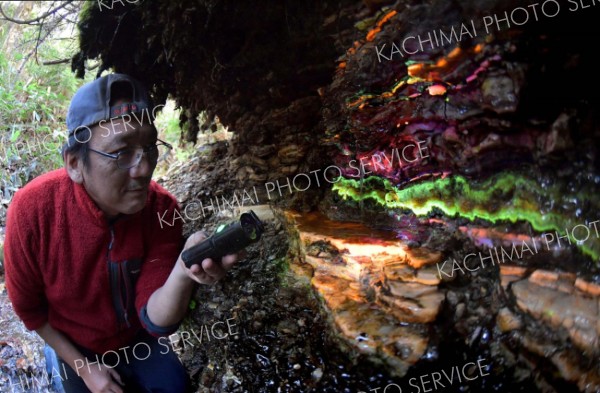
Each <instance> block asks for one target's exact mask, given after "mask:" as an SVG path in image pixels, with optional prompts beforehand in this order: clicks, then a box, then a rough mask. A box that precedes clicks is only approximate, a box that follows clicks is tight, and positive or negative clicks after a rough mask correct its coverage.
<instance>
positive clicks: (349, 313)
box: [288, 213, 445, 376]
mask: <svg viewBox="0 0 600 393" xmlns="http://www.w3.org/2000/svg"><path fill="white" fill-rule="evenodd" d="M288 218H289V219H290V220H295V222H296V225H297V229H298V233H299V238H300V243H301V245H302V249H303V252H304V254H305V255H304V261H303V262H300V264H302V263H304V264H308V265H310V267H311V268H312V269H301V268H296V269H294V271H296V272H299V271H300V272H310V273H309V278H310V279H311V284H312V286H313V288H314V289H315V291H316V292H317V294H318V295H319V296H320V298H321V299H322V305H323V307H324V308H325V309H326V310H327V313H328V314H329V315H331V317H332V321H333V324H334V329H335V330H336V331H337V332H338V333H339V335H340V336H341V337H342V338H343V339H344V341H345V342H346V343H347V344H348V345H350V346H351V347H352V348H354V349H355V350H356V351H357V352H359V353H362V354H364V355H367V356H373V357H376V358H377V359H378V360H381V359H383V361H384V362H385V364H386V365H388V366H389V368H390V371H391V372H392V373H394V374H396V375H399V376H403V375H404V374H406V372H407V371H408V368H409V367H410V366H411V365H413V364H415V363H416V362H417V361H419V359H420V358H421V357H422V356H423V354H424V353H425V351H426V350H427V346H428V341H429V339H428V333H427V332H428V330H429V328H428V327H427V325H428V324H429V323H432V322H433V321H434V320H435V319H436V317H437V315H438V313H439V310H440V307H441V304H442V302H443V300H444V298H445V292H444V291H442V290H439V289H438V284H439V283H440V280H439V277H437V275H436V271H435V264H436V263H438V262H440V261H441V259H442V254H441V253H439V252H433V251H431V250H427V249H424V248H413V249H408V248H407V247H406V245H404V244H403V243H402V242H401V241H399V240H397V239H395V237H394V235H393V233H391V232H384V231H376V230H371V229H369V228H367V227H365V226H364V225H362V224H357V223H340V222H333V221H330V220H328V219H326V218H325V217H323V216H322V215H320V214H318V213H308V214H303V215H299V214H293V213H288Z"/></svg>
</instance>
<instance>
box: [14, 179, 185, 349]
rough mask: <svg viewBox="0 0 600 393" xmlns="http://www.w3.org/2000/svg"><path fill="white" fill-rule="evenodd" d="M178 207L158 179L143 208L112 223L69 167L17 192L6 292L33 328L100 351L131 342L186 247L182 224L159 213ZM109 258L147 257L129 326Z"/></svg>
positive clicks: (140, 276)
mask: <svg viewBox="0 0 600 393" xmlns="http://www.w3.org/2000/svg"><path fill="white" fill-rule="evenodd" d="M175 208H177V201H176V200H175V198H173V196H171V195H170V194H169V193H168V192H167V191H166V190H165V189H164V188H162V187H161V186H159V185H158V184H157V183H155V182H154V181H153V182H151V184H150V188H149V192H148V200H147V202H146V206H145V207H144V208H143V209H142V210H141V211H140V212H138V213H136V214H133V215H127V216H123V217H122V218H120V219H118V220H116V222H114V223H112V224H109V222H108V221H107V219H106V218H105V216H104V214H103V213H102V211H100V209H99V208H98V207H97V206H96V204H95V203H94V202H93V201H92V199H91V198H90V197H89V195H88V194H87V192H86V190H85V188H84V187H83V186H81V185H78V184H76V183H74V182H73V181H72V180H71V179H70V178H69V176H68V175H67V172H66V170H65V169H59V170H56V171H52V172H50V173H47V174H44V175H42V176H40V177H38V178H36V179H34V180H33V181H31V182H30V183H29V184H27V186H26V187H24V188H23V189H21V190H19V191H18V192H17V193H16V194H15V196H14V199H13V201H12V202H11V204H10V207H9V209H8V217H7V222H6V239H5V246H4V247H5V248H4V252H5V271H6V287H7V289H8V295H9V297H10V299H11V301H12V304H13V306H14V309H15V312H16V313H17V315H18V316H19V317H20V318H21V319H22V320H23V322H24V323H25V326H26V327H27V328H28V329H30V330H35V329H38V328H40V327H41V326H42V325H44V323H45V322H46V321H48V322H49V323H50V325H51V326H52V327H53V328H55V329H57V330H59V331H61V332H62V333H64V334H65V335H66V336H67V337H68V338H70V339H71V340H72V341H73V342H74V343H76V344H79V345H80V346H83V347H85V348H87V349H89V350H92V351H94V352H96V353H99V354H101V353H104V352H106V351H108V350H118V349H119V348H121V347H125V346H127V345H128V344H129V343H130V342H131V341H132V339H133V337H134V336H135V334H136V333H137V332H138V331H139V330H140V328H141V323H140V319H139V315H140V314H139V313H140V312H141V310H142V309H143V308H145V305H146V303H147V302H148V299H149V297H150V295H151V294H152V293H153V292H154V291H155V290H156V289H157V288H159V287H160V286H162V285H163V284H164V282H165V281H166V279H167V277H168V276H169V274H170V272H171V270H172V268H173V266H174V264H175V262H176V261H177V257H178V255H179V252H180V251H181V247H182V244H183V239H182V224H181V223H179V222H177V223H175V225H173V226H168V225H163V228H162V229H161V228H160V225H159V220H158V217H157V213H160V214H161V215H162V214H163V213H164V211H165V210H169V213H167V214H166V217H173V209H175ZM111 232H112V234H111ZM111 238H112V247H111V249H110V250H109V245H110V243H111ZM109 259H110V261H113V262H114V263H121V262H122V261H125V260H132V259H141V261H142V265H141V271H140V272H139V273H136V274H139V276H138V280H137V284H136V285H135V299H134V301H135V310H137V313H136V314H137V315H133V316H129V325H130V326H127V325H125V324H123V323H119V322H118V318H117V314H116V312H115V306H114V305H113V298H112V297H111V286H110V282H109V268H108V266H109V262H108V261H109ZM117 267H118V266H117ZM116 271H117V272H119V269H116Z"/></svg>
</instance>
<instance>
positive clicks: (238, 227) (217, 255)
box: [181, 210, 265, 268]
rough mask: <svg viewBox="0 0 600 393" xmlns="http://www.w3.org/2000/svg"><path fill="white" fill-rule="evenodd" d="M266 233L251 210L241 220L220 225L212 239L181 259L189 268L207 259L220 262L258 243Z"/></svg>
mask: <svg viewBox="0 0 600 393" xmlns="http://www.w3.org/2000/svg"><path fill="white" fill-rule="evenodd" d="M264 231H265V227H264V225H263V223H262V222H261V221H260V219H259V218H258V216H257V215H256V213H254V212H253V211H252V210H250V211H248V212H247V213H243V214H242V215H241V216H240V219H239V220H237V221H233V222H230V223H228V224H222V225H220V226H219V227H218V228H217V230H216V231H215V233H214V234H213V235H212V236H211V237H209V238H208V239H205V240H204V241H203V242H202V243H200V244H197V245H195V246H193V247H191V248H188V249H187V250H185V251H184V252H183V253H182V254H181V259H183V262H184V263H185V266H187V267H188V268H190V267H191V266H192V265H194V264H201V263H202V261H203V260H205V259H206V258H210V259H212V260H213V261H215V262H218V261H220V260H221V258H222V257H223V256H225V255H228V254H234V253H236V252H238V251H239V250H241V249H243V248H246V247H247V246H248V245H250V244H251V243H254V242H257V241H258V240H259V239H260V236H261V235H262V234H263V232H264Z"/></svg>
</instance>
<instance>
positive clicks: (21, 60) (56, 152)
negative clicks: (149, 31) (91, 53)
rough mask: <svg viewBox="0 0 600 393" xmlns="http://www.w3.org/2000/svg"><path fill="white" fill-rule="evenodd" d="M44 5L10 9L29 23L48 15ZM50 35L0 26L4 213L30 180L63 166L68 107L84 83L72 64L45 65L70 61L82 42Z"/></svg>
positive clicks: (0, 165)
mask: <svg viewBox="0 0 600 393" xmlns="http://www.w3.org/2000/svg"><path fill="white" fill-rule="evenodd" d="M44 6H45V4H43V3H41V2H37V3H28V4H25V5H22V6H20V8H19V6H16V5H15V6H14V8H11V7H10V6H9V5H8V4H5V6H4V8H5V10H8V13H9V14H11V15H15V13H17V14H18V15H15V16H17V17H18V18H21V19H27V18H34V17H35V16H36V15H39V14H41V13H43V12H44V11H45V8H44ZM47 31H48V30H38V28H36V27H35V26H28V25H16V24H12V23H10V22H1V23H0V49H1V51H0V202H1V205H2V206H0V210H2V207H6V206H7V205H8V203H9V202H10V200H11V199H12V196H13V195H14V193H15V192H16V191H17V190H18V189H19V188H21V187H23V186H24V185H25V184H26V183H27V182H28V181H30V180H31V179H33V178H34V177H36V176H38V175H40V174H42V173H44V172H47V171H49V170H52V169H56V168H59V167H61V166H62V164H63V163H62V157H61V155H60V149H61V148H62V145H63V143H64V142H65V116H66V112H67V108H68V105H69V101H70V98H71V97H72V95H73V94H74V92H75V91H76V90H77V88H78V87H79V86H81V85H82V84H83V83H84V81H82V80H79V79H77V78H75V75H74V74H73V73H72V72H71V70H70V67H69V64H68V63H63V64H57V65H43V64H42V61H47V60H56V59H63V58H69V57H70V56H71V54H72V53H73V52H74V50H75V49H76V47H75V45H74V44H75V43H76V40H74V39H70V38H69V37H64V34H65V30H64V29H55V30H53V31H52V34H49V35H48V37H49V38H48V39H46V40H45V41H43V42H39V41H38V38H39V37H40V36H42V37H43V36H44V34H45V33H46V32H47ZM54 37H58V38H59V39H56V40H53V39H52V38H54ZM36 46H37V52H36V50H35V49H36ZM36 54H37V56H36ZM0 221H2V220H1V215H0Z"/></svg>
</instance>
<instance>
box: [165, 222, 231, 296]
mask: <svg viewBox="0 0 600 393" xmlns="http://www.w3.org/2000/svg"><path fill="white" fill-rule="evenodd" d="M207 237H208V236H207V235H206V233H205V232H204V231H199V232H196V233H194V234H193V235H192V236H190V237H189V238H188V239H187V241H186V242H185V246H184V247H183V250H184V251H185V250H187V249H188V248H190V247H192V246H195V245H196V244H199V243H201V242H202V241H203V240H204V239H206V238H207ZM237 260H238V255H237V254H230V255H226V256H224V257H223V258H221V261H220V263H219V261H213V260H212V259H210V258H207V259H205V260H203V261H202V262H201V263H200V264H195V265H192V266H191V267H190V268H189V269H188V268H187V267H186V266H185V263H184V262H183V260H182V259H181V255H180V256H179V259H178V260H177V264H178V266H179V267H180V268H181V270H182V271H183V272H185V274H186V275H187V276H188V277H189V278H191V279H192V280H194V281H196V282H198V283H200V284H207V285H212V284H214V283H216V282H217V281H219V280H220V279H221V278H223V277H225V275H226V274H227V272H228V271H229V270H230V269H231V268H232V267H233V265H234V264H235V262H236V261H237Z"/></svg>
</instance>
